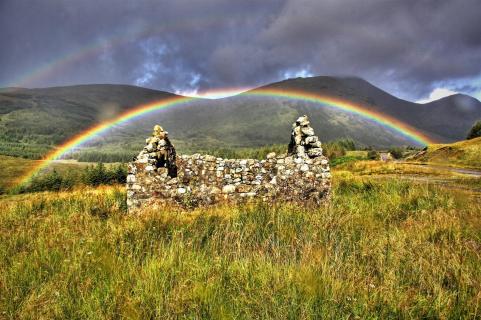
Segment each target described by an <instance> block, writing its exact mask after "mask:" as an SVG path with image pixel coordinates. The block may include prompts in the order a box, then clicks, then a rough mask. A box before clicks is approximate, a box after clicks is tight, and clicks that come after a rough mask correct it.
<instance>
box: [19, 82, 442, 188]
mask: <svg viewBox="0 0 481 320" xmlns="http://www.w3.org/2000/svg"><path fill="white" fill-rule="evenodd" d="M238 96H253V97H256V96H260V97H278V98H288V99H294V100H302V101H306V102H312V103H316V104H321V105H327V106H328V107H331V108H335V109H338V110H342V111H345V112H349V113H353V114H357V115H360V116H362V117H363V118H365V119H368V120H371V121H373V122H375V123H377V124H380V125H382V126H383V127H385V128H388V129H390V130H393V131H395V132H397V133H400V134H401V135H403V136H404V137H406V138H408V139H410V140H412V141H414V142H416V143H418V144H421V145H428V144H431V143H434V142H435V141H434V140H433V139H431V138H430V137H428V136H427V135H426V134H424V133H423V132H421V131H420V130H418V129H416V128H414V127H412V126H410V125H408V124H406V123H404V122H402V121H399V120H397V119H395V118H393V117H391V116H388V115H386V114H383V113H380V112H376V111H372V110H369V109H367V108H365V107H363V106H362V105H359V104H354V103H352V102H350V101H347V100H342V99H339V98H334V97H329V96H323V95H318V94H314V93H309V92H303V91H298V90H278V89H256V90H254V91H249V92H244V93H241V94H240V95H238ZM196 99H197V98H192V97H174V98H167V99H163V100H161V101H157V102H153V103H149V104H145V105H140V106H138V107H135V108H133V109H131V110H129V111H127V112H125V113H123V114H121V115H120V116H118V117H116V118H114V119H111V120H108V121H105V122H102V123H100V124H97V125H95V126H92V127H91V128H89V129H87V130H85V131H83V132H80V133H79V134H77V135H75V136H74V137H72V138H70V139H68V140H67V141H66V142H64V143H63V144H61V145H59V146H58V147H57V148H56V149H55V150H53V151H52V152H50V153H48V154H47V155H46V156H45V157H44V159H43V160H42V161H41V162H40V163H39V164H38V165H37V166H35V167H34V168H33V169H32V170H30V171H28V172H27V173H26V174H25V175H24V176H22V177H21V179H19V183H18V185H22V184H25V183H27V182H28V181H29V180H30V179H31V178H32V177H33V176H34V175H35V174H37V173H38V172H40V171H41V170H42V169H44V168H45V167H47V166H48V165H49V163H50V161H52V160H56V159H59V158H61V157H62V156H64V155H65V154H67V153H68V152H70V151H71V150H73V149H74V148H77V147H79V146H81V145H82V144H84V143H86V142H87V141H89V140H91V139H93V138H94V137H97V136H99V135H101V134H102V133H104V132H106V131H108V130H109V129H111V128H112V127H114V126H116V125H119V124H123V123H126V122H128V121H131V120H134V119H136V118H138V117H140V116H142V115H145V114H148V113H150V112H154V111H158V110H163V109H167V108H173V107H175V106H178V105H181V104H184V103H187V102H190V101H193V100H196Z"/></svg>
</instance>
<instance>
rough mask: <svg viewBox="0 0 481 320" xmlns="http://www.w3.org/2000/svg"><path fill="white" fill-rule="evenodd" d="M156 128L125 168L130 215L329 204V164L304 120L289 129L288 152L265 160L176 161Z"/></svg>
mask: <svg viewBox="0 0 481 320" xmlns="http://www.w3.org/2000/svg"><path fill="white" fill-rule="evenodd" d="M159 128H160V126H159V127H157V126H156V129H155V128H154V133H153V135H152V137H151V138H149V139H147V140H146V146H145V147H144V149H143V150H142V151H141V152H140V154H139V155H138V156H137V157H136V158H135V159H134V161H133V162H131V163H130V164H129V174H128V176H127V205H128V208H129V211H135V210H136V209H138V208H142V207H145V206H152V205H158V204H175V205H180V206H189V207H190V206H198V205H209V204H214V203H218V202H223V201H231V202H244V201H252V200H254V201H266V202H276V201H292V202H299V203H311V204H321V203H323V202H326V201H327V200H328V199H329V195H330V188H331V184H330V179H331V176H330V169H329V161H328V159H327V158H326V157H324V156H323V155H322V148H321V142H320V141H319V139H318V137H317V136H315V135H314V130H313V129H312V128H311V127H310V124H309V119H308V118H307V117H306V116H303V117H300V118H299V119H297V121H296V122H295V123H294V124H293V129H292V133H291V142H290V144H289V147H288V153H287V154H281V155H277V154H275V153H270V154H268V155H267V157H266V159H263V160H255V159H222V158H216V157H214V156H211V155H201V154H194V155H181V156H178V157H176V154H175V149H174V146H173V145H172V144H171V143H170V141H169V140H168V138H167V132H165V131H164V130H161V129H162V128H160V129H159Z"/></svg>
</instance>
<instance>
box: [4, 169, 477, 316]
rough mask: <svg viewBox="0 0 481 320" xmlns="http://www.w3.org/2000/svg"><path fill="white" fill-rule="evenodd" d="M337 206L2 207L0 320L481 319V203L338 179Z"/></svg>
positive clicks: (50, 196) (110, 199)
mask: <svg viewBox="0 0 481 320" xmlns="http://www.w3.org/2000/svg"><path fill="white" fill-rule="evenodd" d="M334 183H335V188H334V194H333V202H332V204H331V206H330V207H326V208H325V207H322V208H302V207H299V206H290V205H287V204H277V205H275V206H264V205H261V204H259V205H255V204H254V205H251V206H238V207H236V206H219V207H212V208H208V209H197V210H195V211H190V212H183V211H178V210H177V209H173V208H166V209H164V210H145V212H143V213H142V214H141V215H126V214H125V193H124V189H123V187H109V188H98V189H81V190H77V191H73V192H61V193H39V194H33V195H21V196H10V197H5V198H3V199H2V200H0V212H1V214H0V318H6V319H9V318H21V319H30V318H35V319H38V318H44V319H51V318H58V319H85V318H91V319H113V318H116V319H117V318H129V319H152V318H154V319H155V318H158V319H166V318H167V319H169V318H171V319H174V318H189V319H194V318H214V319H216V318H217V319H218V318H233V319H234V318H235V319H259V318H273V319H287V318H290V319H298V318H301V319H322V318H333V319H339V318H343V319H347V318H363V319H364V318H379V319H386V318H392V319H399V318H443V319H447V318H451V319H459V318H478V317H479V316H480V312H481V311H480V310H479V309H480V299H481V296H480V294H479V292H481V283H480V279H481V257H480V256H479V250H480V248H481V219H480V212H481V202H480V201H479V198H474V197H473V196H472V195H471V194H470V193H468V192H464V191H447V190H446V189H444V188H439V187H437V186H435V185H430V184H417V183H413V182H406V181H398V180H396V179H390V180H389V179H388V180H385V181H376V180H371V179H369V178H360V177H357V176H354V175H353V174H352V173H346V172H334Z"/></svg>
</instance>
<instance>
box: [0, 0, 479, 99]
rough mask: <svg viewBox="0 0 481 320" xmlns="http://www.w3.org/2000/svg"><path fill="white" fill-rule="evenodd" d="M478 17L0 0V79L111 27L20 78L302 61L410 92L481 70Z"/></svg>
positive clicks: (460, 7) (212, 71) (443, 5)
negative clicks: (37, 73) (68, 58)
mask: <svg viewBox="0 0 481 320" xmlns="http://www.w3.org/2000/svg"><path fill="white" fill-rule="evenodd" d="M480 29H481V2H480V1H478V0H465V1H434V0H426V1H414V0H406V1H392V0H388V1H375V0H366V1H358V0H343V1H340V0H324V1H319V0H285V1H277V0H265V1H256V0H246V1H230V0H202V1H191V0H176V1H154V0H142V1H133V0H129V1H117V0H102V1H99V0H96V1H93V0H84V1H73V0H66V1H60V0H45V1H28V0H23V1H18V0H17V1H15V0H3V1H2V2H1V4H0V40H1V41H2V44H4V46H2V50H1V51H0V70H1V72H0V86H5V85H12V84H15V81H14V80H15V79H17V78H19V75H21V74H24V73H26V74H28V73H29V71H30V70H34V69H36V68H38V66H41V65H44V64H46V63H48V62H49V61H55V60H56V59H58V57H62V56H65V55H66V54H68V53H70V52H79V50H85V48H88V47H89V46H92V44H93V43H98V42H99V43H102V41H106V40H107V39H112V38H113V39H118V41H114V45H113V46H111V47H106V48H105V49H104V50H98V52H95V54H92V55H91V56H87V57H86V58H83V59H79V60H78V61H75V62H73V63H66V64H65V65H64V66H62V67H61V68H58V70H56V71H55V72H51V73H46V74H45V76H44V77H39V78H38V79H35V80H34V81H33V83H27V84H28V85H29V86H49V85H59V84H74V83H99V82H110V83H131V84H135V83H137V84H143V85H145V86H147V87H151V88H157V89H161V90H195V89H199V90H208V89H215V88H222V87H253V86H257V85H262V84H265V83H268V82H272V81H278V80H281V79H282V77H283V75H285V74H295V73H296V70H298V71H299V72H300V71H301V70H305V71H306V72H309V73H311V74H315V75H354V76H359V77H363V78H365V79H366V80H368V81H371V82H372V83H374V84H375V85H378V86H380V87H381V88H383V89H385V90H387V91H389V92H392V93H394V94H396V95H398V96H401V97H403V98H408V99H411V100H416V99H418V98H419V97H421V96H424V95H427V94H428V93H429V92H430V91H431V90H432V89H433V88H434V87H435V86H437V85H439V83H443V82H444V83H448V82H449V83H452V84H453V85H452V86H453V87H454V86H456V85H455V82H456V80H457V79H468V78H470V77H471V78H472V77H481V32H479V30H480ZM158 48H164V51H163V52H156V51H155V50H158ZM195 80H197V81H195Z"/></svg>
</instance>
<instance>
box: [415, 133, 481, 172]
mask: <svg viewBox="0 0 481 320" xmlns="http://www.w3.org/2000/svg"><path fill="white" fill-rule="evenodd" d="M480 155H481V138H475V139H471V140H464V141H459V142H455V143H451V144H434V145H430V146H429V147H428V148H427V150H424V151H422V152H420V153H418V154H417V155H416V156H414V157H413V158H411V159H410V160H414V161H420V162H430V163H436V164H443V165H451V166H463V167H472V168H477V169H481V160H480Z"/></svg>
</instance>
